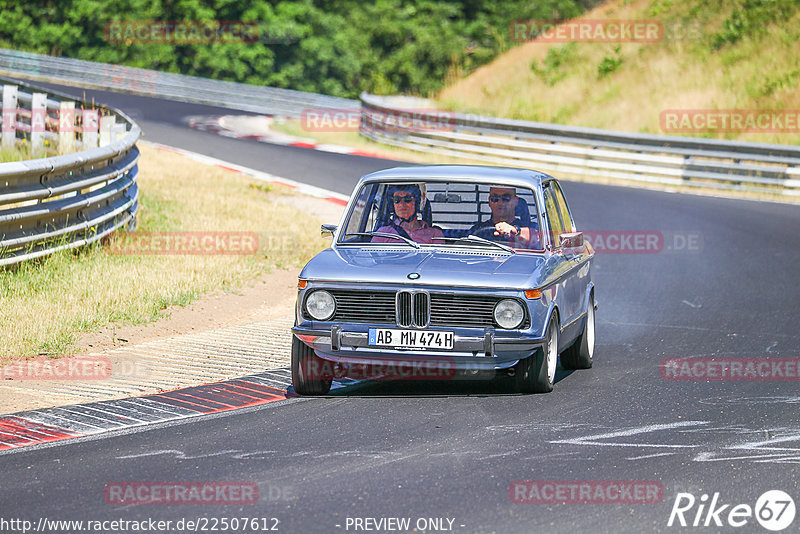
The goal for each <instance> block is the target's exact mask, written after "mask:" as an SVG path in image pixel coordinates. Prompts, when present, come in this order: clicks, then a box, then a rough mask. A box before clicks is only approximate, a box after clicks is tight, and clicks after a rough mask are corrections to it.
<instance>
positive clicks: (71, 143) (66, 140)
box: [58, 102, 75, 154]
mask: <svg viewBox="0 0 800 534" xmlns="http://www.w3.org/2000/svg"><path fill="white" fill-rule="evenodd" d="M74 150H75V102H61V106H60V107H59V110H58V153H59V154H69V153H70V152H73V151H74Z"/></svg>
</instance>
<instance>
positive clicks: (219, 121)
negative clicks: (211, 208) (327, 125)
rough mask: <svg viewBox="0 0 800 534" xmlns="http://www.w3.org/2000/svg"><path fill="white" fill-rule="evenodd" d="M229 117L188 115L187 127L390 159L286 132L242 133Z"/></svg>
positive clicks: (269, 141)
mask: <svg viewBox="0 0 800 534" xmlns="http://www.w3.org/2000/svg"><path fill="white" fill-rule="evenodd" d="M230 118H234V116H231V115H222V116H218V117H190V118H189V120H188V125H189V127H191V128H194V129H196V130H203V131H205V132H211V133H215V134H217V135H221V136H223V137H231V138H234V139H252V140H255V141H259V142H262V143H270V144H273V145H283V146H293V147H299V148H310V149H312V150H318V151H320V152H331V153H334V154H346V155H348V156H362V157H366V158H377V159H392V158H390V157H388V156H385V155H383V154H378V153H375V152H366V151H364V150H358V149H356V148H353V147H349V146H344V145H334V144H330V143H317V142H316V141H313V140H310V139H305V138H298V137H293V136H291V135H286V134H280V133H273V132H269V133H262V134H258V133H244V132H241V131H237V130H235V129H232V128H229V127H226V126H225V121H226V119H230ZM265 118H272V117H269V116H265Z"/></svg>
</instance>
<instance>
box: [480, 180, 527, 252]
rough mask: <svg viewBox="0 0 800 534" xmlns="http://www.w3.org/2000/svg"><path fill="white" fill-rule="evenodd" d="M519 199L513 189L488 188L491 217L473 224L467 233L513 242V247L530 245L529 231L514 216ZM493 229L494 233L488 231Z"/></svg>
mask: <svg viewBox="0 0 800 534" xmlns="http://www.w3.org/2000/svg"><path fill="white" fill-rule="evenodd" d="M518 203H519V197H518V196H517V190H516V189H515V188H513V187H502V186H493V187H490V188H489V208H490V209H491V210H492V217H491V219H488V220H486V221H483V222H480V223H477V224H475V225H474V226H473V227H472V228H470V230H469V233H470V234H475V235H478V236H479V237H484V238H487V239H491V240H492V241H513V242H514V246H516V247H520V248H524V247H527V246H528V245H529V244H530V241H531V229H530V227H529V224H530V223H528V224H526V223H524V222H523V221H522V220H521V219H520V218H519V217H517V216H516V209H517V204H518ZM490 228H494V232H490V231H489V230H488V229H490Z"/></svg>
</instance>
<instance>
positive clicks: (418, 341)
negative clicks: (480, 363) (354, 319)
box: [368, 328, 455, 350]
mask: <svg viewBox="0 0 800 534" xmlns="http://www.w3.org/2000/svg"><path fill="white" fill-rule="evenodd" d="M454 337H455V336H454V335H453V332H443V331H435V332H434V331H431V330H402V329H399V328H370V329H369V341H368V344H369V345H370V346H375V347H394V348H402V349H445V350H450V349H452V348H453V338H454Z"/></svg>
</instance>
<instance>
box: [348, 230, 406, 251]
mask: <svg viewBox="0 0 800 534" xmlns="http://www.w3.org/2000/svg"><path fill="white" fill-rule="evenodd" d="M351 235H363V236H367V237H373V236H375V237H390V238H393V239H399V240H401V241H404V242H405V243H407V244H409V245H411V246H412V247H414V248H419V243H417V242H416V241H413V240H411V239H408V238H407V237H403V236H401V235H399V234H390V233H387V232H353V233H350V234H345V237H348V236H351Z"/></svg>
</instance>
